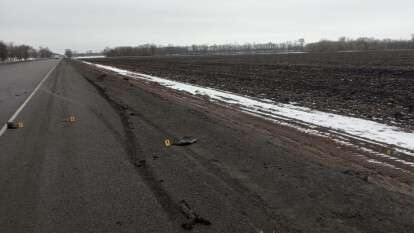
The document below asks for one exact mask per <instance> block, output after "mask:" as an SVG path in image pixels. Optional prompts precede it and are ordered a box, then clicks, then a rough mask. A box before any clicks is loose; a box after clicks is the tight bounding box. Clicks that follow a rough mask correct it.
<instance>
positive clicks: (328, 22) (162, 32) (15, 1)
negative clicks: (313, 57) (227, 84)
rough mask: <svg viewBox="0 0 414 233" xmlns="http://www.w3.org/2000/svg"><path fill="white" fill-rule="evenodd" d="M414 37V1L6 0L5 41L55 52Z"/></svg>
mask: <svg viewBox="0 0 414 233" xmlns="http://www.w3.org/2000/svg"><path fill="white" fill-rule="evenodd" d="M412 33H414V1H413V0H392V1H390V0H284V1H281V0H64V1H63V0H0V40H3V41H6V42H15V43H26V44H29V45H33V46H35V47H38V46H48V47H49V48H50V49H52V50H53V51H55V52H63V50H64V49H65V48H71V49H76V50H78V51H85V50H89V49H91V50H101V49H103V48H105V47H106V46H109V47H111V46H120V45H138V44H142V43H155V44H164V45H166V44H175V45H190V44H193V43H196V44H201V43H207V44H214V43H234V42H238V43H245V42H269V41H272V42H284V41H287V40H296V39H298V38H305V40H306V41H307V42H312V41H317V40H320V39H321V38H325V39H337V38H338V37H340V36H347V37H351V38H356V37H361V36H367V37H378V38H393V39H400V38H402V39H408V38H410V36H411V34H412Z"/></svg>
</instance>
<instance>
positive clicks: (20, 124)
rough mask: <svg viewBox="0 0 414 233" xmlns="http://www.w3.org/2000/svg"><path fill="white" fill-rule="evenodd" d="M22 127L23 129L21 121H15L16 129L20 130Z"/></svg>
mask: <svg viewBox="0 0 414 233" xmlns="http://www.w3.org/2000/svg"><path fill="white" fill-rule="evenodd" d="M23 127H24V124H23V121H22V120H17V128H18V129H20V128H23Z"/></svg>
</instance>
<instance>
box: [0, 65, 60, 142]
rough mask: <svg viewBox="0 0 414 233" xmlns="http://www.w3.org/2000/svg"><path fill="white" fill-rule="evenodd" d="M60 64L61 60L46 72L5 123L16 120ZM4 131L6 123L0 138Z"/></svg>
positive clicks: (1, 130)
mask: <svg viewBox="0 0 414 233" xmlns="http://www.w3.org/2000/svg"><path fill="white" fill-rule="evenodd" d="M60 62H61V60H60V61H59V62H58V63H57V64H56V65H55V66H54V67H53V68H52V69H51V70H49V72H47V74H46V75H45V77H43V79H42V80H41V81H40V82H39V84H37V86H36V88H35V89H34V90H33V92H32V93H31V94H30V95H29V97H27V99H26V100H25V101H24V102H23V104H22V105H20V107H19V108H18V109H17V110H16V112H15V113H14V114H13V116H11V117H10V119H9V120H8V121H7V122H13V121H14V120H16V117H17V116H18V115H19V113H20V112H21V111H22V110H23V108H24V107H25V106H26V105H27V103H29V101H30V99H32V97H33V96H34V95H35V94H36V92H37V91H38V90H39V88H40V87H41V86H42V84H43V83H44V82H45V81H46V80H47V79H48V78H49V76H50V74H52V72H53V71H54V70H55V69H56V67H57V66H58V65H59V64H60ZM6 130H7V123H5V124H4V125H3V126H2V127H1V129H0V137H1V136H3V134H4V133H5V132H6Z"/></svg>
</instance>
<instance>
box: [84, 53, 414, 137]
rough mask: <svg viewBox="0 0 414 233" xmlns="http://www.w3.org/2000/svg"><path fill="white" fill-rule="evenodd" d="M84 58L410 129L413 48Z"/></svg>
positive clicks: (413, 125) (413, 103)
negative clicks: (307, 52) (319, 52)
mask: <svg viewBox="0 0 414 233" xmlns="http://www.w3.org/2000/svg"><path fill="white" fill-rule="evenodd" d="M89 61H91V62H96V63H100V64H105V65H113V66H117V67H120V68H125V69H129V70H133V71H136V72H141V73H145V74H151V75H155V76H159V77H164V78H169V79H173V80H178V81H183V82H188V83H193V84H198V85H202V86H207V87H214V88H218V89H222V90H227V91H231V92H236V93H240V94H245V95H249V96H254V97H261V98H269V99H272V100H275V101H278V102H283V103H295V104H298V105H300V106H306V107H310V108H312V109H317V110H322V111H328V112H334V113H340V114H345V115H349V116H357V117H362V118H365V119H370V120H374V121H377V122H381V123H387V124H390V125H396V126H399V127H402V128H403V129H406V130H413V129H414V51H381V52H348V53H324V54H316V53H314V54H279V55H237V56H234V55H233V56H230V55H229V56H169V57H124V58H102V59H89Z"/></svg>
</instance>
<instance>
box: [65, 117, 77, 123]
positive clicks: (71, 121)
mask: <svg viewBox="0 0 414 233" xmlns="http://www.w3.org/2000/svg"><path fill="white" fill-rule="evenodd" d="M66 121H67V122H69V123H74V122H76V117H75V116H70V117H69V118H68V119H67V120H66Z"/></svg>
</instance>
